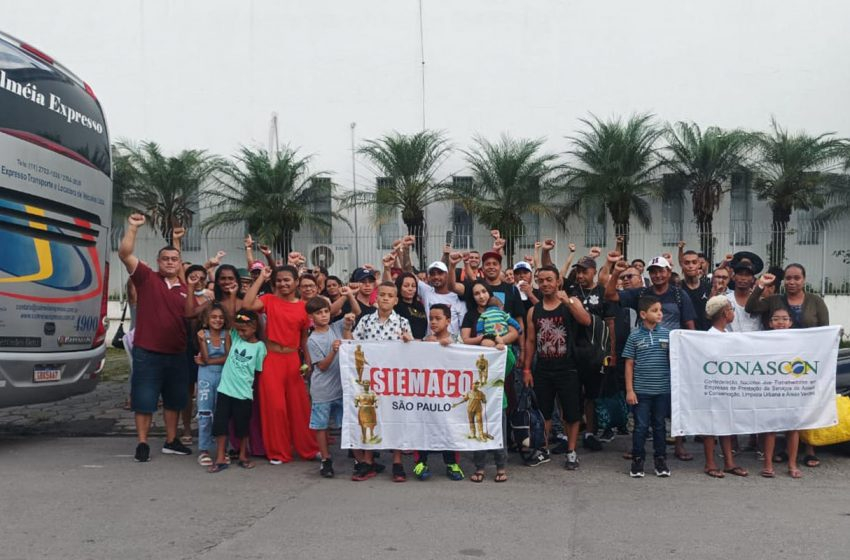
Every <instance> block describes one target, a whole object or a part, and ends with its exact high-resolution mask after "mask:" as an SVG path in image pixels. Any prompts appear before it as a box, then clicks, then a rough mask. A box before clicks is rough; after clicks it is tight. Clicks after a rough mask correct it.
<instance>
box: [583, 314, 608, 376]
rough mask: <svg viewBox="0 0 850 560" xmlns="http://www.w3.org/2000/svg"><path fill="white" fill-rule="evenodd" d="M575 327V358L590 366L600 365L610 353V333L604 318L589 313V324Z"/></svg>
mask: <svg viewBox="0 0 850 560" xmlns="http://www.w3.org/2000/svg"><path fill="white" fill-rule="evenodd" d="M576 327H577V331H578V334H577V336H576V344H575V357H576V360H577V361H578V362H581V363H584V364H590V365H591V366H596V365H599V366H602V364H603V362H604V361H605V358H606V357H608V356H610V355H611V333H610V331H609V330H608V325H607V324H606V323H605V319H603V318H602V317H599V316H598V315H594V314H593V313H590V325H588V326H586V327H583V328H582V327H581V326H579V325H576Z"/></svg>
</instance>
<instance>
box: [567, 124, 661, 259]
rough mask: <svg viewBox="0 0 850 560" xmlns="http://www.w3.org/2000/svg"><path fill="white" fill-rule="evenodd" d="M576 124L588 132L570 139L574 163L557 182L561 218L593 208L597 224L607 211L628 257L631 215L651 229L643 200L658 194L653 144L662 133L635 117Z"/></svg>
mask: <svg viewBox="0 0 850 560" xmlns="http://www.w3.org/2000/svg"><path fill="white" fill-rule="evenodd" d="M581 122H582V123H584V124H585V125H586V126H587V127H588V130H584V131H581V132H579V133H578V135H576V136H573V137H569V139H570V140H571V141H572V142H573V144H574V145H575V147H574V148H573V149H572V150H570V151H568V152H567V155H568V156H572V158H573V159H574V160H576V162H575V163H572V162H571V163H567V164H566V165H565V166H564V170H563V172H562V173H561V175H560V177H559V180H558V182H557V183H556V185H557V189H558V190H561V191H563V194H564V195H565V196H566V203H565V204H563V205H562V206H561V210H560V213H561V218H562V220H565V219H566V218H567V217H568V216H569V215H571V214H575V213H578V212H580V211H581V210H582V209H588V208H594V207H598V208H600V209H602V210H601V212H600V214H599V216H597V219H598V220H599V221H600V222H602V221H603V220H604V219H605V214H604V211H605V210H606V209H607V210H608V213H609V214H610V215H611V220H612V221H613V222H614V232H615V235H617V236H622V237H623V239H624V242H623V252H624V254H627V251H628V243H629V231H630V219H631V218H632V216H634V217H635V218H636V219H637V221H638V223H640V224H641V225H642V226H643V227H644V228H648V227H650V226H651V225H652V213H651V211H650V205H649V203H648V202H647V200H646V199H647V198H648V197H649V196H651V195H653V194H655V191H656V189H657V177H656V175H657V172H658V170H659V167H660V166H661V165H662V164H663V162H662V160H661V159H660V158H659V157H658V149H657V148H656V147H655V144H656V142H657V140H658V138H659V137H660V136H661V134H662V133H663V130H661V129H660V128H658V127H657V126H656V125H655V123H654V122H653V116H652V115H651V114H641V115H634V116H632V117H631V118H629V120H628V121H626V122H625V123H623V122H622V120H621V119H619V118H617V119H611V120H608V121H602V120H600V119H599V118H597V117H595V116H594V117H593V118H592V119H581Z"/></svg>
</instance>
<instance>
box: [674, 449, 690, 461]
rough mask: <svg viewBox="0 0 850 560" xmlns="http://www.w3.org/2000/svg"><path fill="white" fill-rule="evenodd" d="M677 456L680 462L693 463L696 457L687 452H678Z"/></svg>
mask: <svg viewBox="0 0 850 560" xmlns="http://www.w3.org/2000/svg"><path fill="white" fill-rule="evenodd" d="M675 456H676V458H677V459H678V460H680V461H693V460H694V456H693V455H691V454H690V453H688V452H687V451H682V452H677V453H675Z"/></svg>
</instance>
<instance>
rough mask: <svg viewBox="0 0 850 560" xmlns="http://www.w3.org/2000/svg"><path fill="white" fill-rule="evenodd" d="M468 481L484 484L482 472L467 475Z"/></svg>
mask: <svg viewBox="0 0 850 560" xmlns="http://www.w3.org/2000/svg"><path fill="white" fill-rule="evenodd" d="M469 480H471V481H472V482H484V471H475V472H474V473H472V474H471V475H469Z"/></svg>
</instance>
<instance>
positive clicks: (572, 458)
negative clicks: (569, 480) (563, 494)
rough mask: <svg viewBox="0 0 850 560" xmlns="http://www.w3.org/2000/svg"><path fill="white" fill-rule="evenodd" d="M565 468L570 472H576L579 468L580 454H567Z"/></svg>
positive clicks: (573, 452)
mask: <svg viewBox="0 0 850 560" xmlns="http://www.w3.org/2000/svg"><path fill="white" fill-rule="evenodd" d="M564 468H565V469H567V470H568V471H574V470H576V469H577V468H578V453H576V452H575V451H570V452H568V453H567V459H566V461H564Z"/></svg>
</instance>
